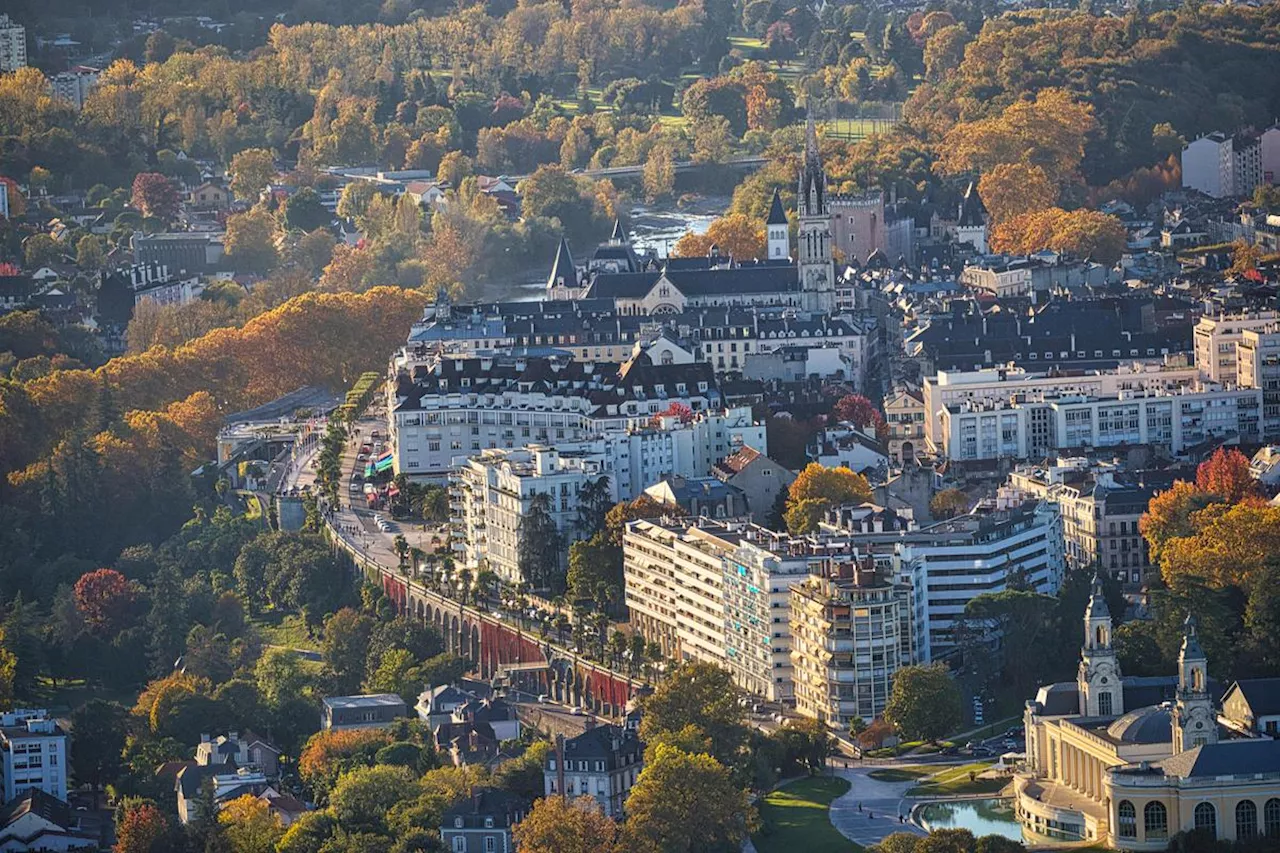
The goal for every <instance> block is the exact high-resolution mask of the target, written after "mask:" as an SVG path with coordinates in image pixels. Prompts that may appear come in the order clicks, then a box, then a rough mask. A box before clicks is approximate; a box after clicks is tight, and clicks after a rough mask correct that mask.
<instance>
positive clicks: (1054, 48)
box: [906, 3, 1280, 185]
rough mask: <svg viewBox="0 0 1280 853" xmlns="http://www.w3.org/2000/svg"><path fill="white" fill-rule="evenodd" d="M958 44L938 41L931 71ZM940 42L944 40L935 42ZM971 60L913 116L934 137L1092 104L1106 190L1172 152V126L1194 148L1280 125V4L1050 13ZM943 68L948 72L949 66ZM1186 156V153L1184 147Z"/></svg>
mask: <svg viewBox="0 0 1280 853" xmlns="http://www.w3.org/2000/svg"><path fill="white" fill-rule="evenodd" d="M954 35H955V34H951V35H945V34H938V35H935V36H934V37H933V39H931V40H930V44H929V46H927V47H926V61H927V60H928V58H929V56H930V47H932V48H933V53H934V54H937V55H941V54H942V53H943V52H944V51H943V48H944V47H947V48H948V49H950V50H951V52H952V55H953V56H956V55H958V54H957V53H956V52H955V48H954V45H950V44H949V43H948V42H949V40H950V39H952V38H953V36H954ZM934 39H937V41H936V42H935V41H934ZM963 57H964V58H963V60H962V61H959V62H958V63H957V64H955V65H953V66H952V67H950V68H946V69H945V73H943V70H942V69H935V73H934V74H933V75H932V78H933V79H930V80H928V81H926V82H925V83H924V84H922V85H921V86H919V87H918V88H917V89H916V91H915V93H914V94H913V95H912V97H911V99H910V100H909V101H908V103H907V106H906V114H907V116H908V117H909V118H910V119H911V120H912V121H913V122H916V123H919V124H922V125H925V126H927V127H929V128H931V129H932V130H933V131H934V132H937V133H941V132H943V131H945V130H946V129H947V128H948V127H949V126H950V124H952V123H954V122H956V121H973V120H976V119H981V118H987V117H990V116H993V115H997V114H998V113H999V112H1000V111H1001V110H1003V109H1004V108H1005V107H1007V106H1008V105H1009V104H1010V103H1013V102H1014V101H1016V100H1018V99H1020V98H1024V97H1026V96H1027V95H1029V94H1033V93H1036V92H1038V91H1040V90H1042V89H1045V88H1054V87H1060V88H1065V89H1067V90H1068V91H1070V92H1072V93H1073V94H1074V95H1076V96H1077V97H1078V98H1080V99H1081V100H1083V101H1085V102H1087V103H1090V104H1092V105H1093V108H1094V113H1095V116H1096V117H1097V119H1098V123H1099V132H1098V133H1097V134H1095V135H1094V136H1093V137H1092V139H1091V140H1090V141H1089V143H1088V145H1087V147H1086V156H1085V159H1084V169H1083V170H1084V176H1085V178H1086V180H1087V181H1088V183H1090V184H1091V185H1101V184H1105V183H1107V182H1108V181H1110V180H1113V179H1115V178H1117V177H1120V176H1122V175H1124V174H1125V173H1127V172H1129V171H1130V170H1132V169H1135V168H1137V167H1140V166H1146V165H1149V164H1151V163H1154V162H1157V161H1159V160H1162V159H1163V158H1165V157H1167V156H1168V155H1169V154H1171V153H1174V150H1175V146H1177V143H1176V138H1175V137H1173V136H1172V135H1171V134H1165V135H1164V136H1163V137H1162V135H1161V134H1160V133H1155V134H1153V133H1152V128H1153V127H1156V128H1157V129H1159V127H1160V126H1161V125H1170V126H1172V128H1173V129H1175V130H1176V131H1177V134H1179V135H1181V136H1182V137H1184V138H1186V139H1193V138H1195V136H1197V135H1199V134H1203V133H1209V132H1212V131H1214V130H1224V131H1228V132H1230V131H1234V130H1236V129H1238V128H1242V127H1246V126H1249V125H1254V126H1255V127H1259V128H1262V127H1267V126H1269V125H1270V124H1272V123H1273V122H1274V121H1275V120H1276V119H1277V117H1278V116H1280V85H1277V81H1278V80H1280V4H1277V3H1268V4H1265V5H1263V6H1261V7H1259V8H1256V9H1255V8H1249V7H1246V6H1236V5H1232V6H1209V5H1205V6H1200V5H1198V4H1187V5H1185V6H1183V7H1181V8H1180V9H1178V10H1177V11H1172V12H1156V13H1153V14H1150V15H1147V14H1145V13H1143V12H1142V11H1141V10H1140V9H1139V10H1135V11H1134V12H1131V13H1130V14H1129V15H1128V16H1127V17H1123V18H1117V17H1094V16H1092V15H1085V14H1079V13H1074V12H1063V11H1050V10H1041V11H1035V12H1025V13H1011V14H1008V15H1005V16H1003V17H1000V18H996V19H993V20H990V21H988V22H987V23H986V24H985V25H984V26H983V28H982V31H981V32H980V33H979V35H978V36H977V37H976V38H975V39H974V40H973V41H972V42H970V43H968V44H967V45H966V46H965V48H964V53H963ZM938 61H945V60H944V59H940V60H938ZM1177 147H1180V146H1177Z"/></svg>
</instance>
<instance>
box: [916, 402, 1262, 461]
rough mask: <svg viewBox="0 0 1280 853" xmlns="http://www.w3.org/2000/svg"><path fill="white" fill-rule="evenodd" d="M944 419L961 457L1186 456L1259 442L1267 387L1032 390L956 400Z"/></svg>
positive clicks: (945, 439) (944, 448)
mask: <svg viewBox="0 0 1280 853" xmlns="http://www.w3.org/2000/svg"><path fill="white" fill-rule="evenodd" d="M939 421H940V423H939V429H940V431H941V433H942V443H941V447H940V448H939V452H940V453H941V454H942V455H944V456H946V457H947V458H948V459H953V460H958V461H972V460H978V459H1002V458H1014V459H1027V458H1029V457H1039V456H1045V455H1049V454H1051V453H1055V452H1057V451H1064V450H1065V451H1072V450H1075V451H1080V450H1089V449H1094V448H1100V447H1119V446H1125V445H1135V444H1156V445H1160V446H1163V447H1166V448H1168V449H1169V451H1170V452H1171V453H1174V454H1181V453H1184V452H1185V451H1186V450H1187V449H1188V448H1191V447H1194V446H1196V445H1198V444H1200V443H1201V442H1204V441H1209V440H1213V439H1221V438H1229V437H1233V436H1238V437H1239V438H1240V439H1241V440H1242V441H1258V440H1259V437H1260V436H1261V428H1262V391H1261V390H1258V389H1250V388H1223V387H1221V386H1207V385H1206V386H1199V387H1192V388H1183V389H1180V390H1178V391H1177V392H1173V393H1169V392H1156V391H1144V392H1135V391H1124V392H1121V393H1120V394H1118V395H1116V396H1111V397H1093V396H1084V395H1072V396H1060V397H1046V396H1031V395H1025V396H1020V397H1014V398H1013V399H1011V400H1007V401H992V402H979V401H965V402H962V403H958V404H951V405H948V406H946V407H945V408H944V409H943V410H942V416H941V418H940V419H939Z"/></svg>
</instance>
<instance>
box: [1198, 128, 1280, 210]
mask: <svg viewBox="0 0 1280 853" xmlns="http://www.w3.org/2000/svg"><path fill="white" fill-rule="evenodd" d="M1262 176H1263V169H1262V145H1261V141H1260V140H1259V139H1258V137H1255V136H1245V135H1243V134H1236V135H1235V136H1228V135H1227V134H1224V133H1216V132H1215V133H1210V134H1208V135H1207V136H1202V137H1200V138H1199V139H1196V140H1194V141H1193V142H1190V143H1188V144H1187V146H1186V147H1185V148H1183V149H1182V185H1183V186H1184V187H1187V188H1189V189H1194V190H1199V191H1200V192H1202V193H1204V194H1205V195H1208V196H1212V197H1213V198H1229V197H1231V196H1242V195H1248V194H1249V193H1252V192H1253V188H1254V187H1256V186H1258V184H1260V183H1262Z"/></svg>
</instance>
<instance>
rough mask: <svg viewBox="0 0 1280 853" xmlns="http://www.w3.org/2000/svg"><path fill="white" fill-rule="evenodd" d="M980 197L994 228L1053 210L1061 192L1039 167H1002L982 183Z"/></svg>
mask: <svg viewBox="0 0 1280 853" xmlns="http://www.w3.org/2000/svg"><path fill="white" fill-rule="evenodd" d="M978 195H979V196H980V197H981V198H982V203H983V205H984V206H986V208H987V213H988V215H989V216H990V221H991V224H992V225H993V226H994V225H998V224H999V223H1001V222H1006V221H1008V220H1010V219H1014V218H1015V217H1018V216H1022V215H1023V214H1027V213H1035V212H1037V211H1041V210H1044V209H1046V208H1049V207H1053V205H1054V202H1056V201H1057V200H1058V188H1057V187H1056V186H1054V184H1053V182H1052V181H1050V180H1049V176H1048V175H1047V174H1046V173H1045V171H1044V169H1042V168H1041V167H1039V166H1029V165H1027V164H1025V163H998V164H996V165H995V166H993V167H992V168H991V169H990V170H989V171H987V172H986V173H984V174H983V176H982V178H981V179H980V180H979V181H978Z"/></svg>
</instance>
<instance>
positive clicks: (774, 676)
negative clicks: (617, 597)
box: [622, 518, 841, 701]
mask: <svg viewBox="0 0 1280 853" xmlns="http://www.w3.org/2000/svg"><path fill="white" fill-rule="evenodd" d="M840 547H841V546H839V545H837V544H835V543H832V542H824V541H820V540H818V539H797V538H794V537H790V536H786V535H783V534H779V533H776V532H774V531H772V530H769V529H768V528H765V527H760V526H758V525H755V524H747V523H742V522H718V521H712V520H710V519H705V518H700V519H663V520H650V521H637V522H633V523H631V524H629V525H628V526H627V532H626V534H625V536H624V538H623V549H622V553H623V579H624V582H625V587H626V590H625V600H626V603H627V607H628V609H629V611H630V613H631V624H632V627H633V628H635V630H636V631H637V632H639V633H640V634H641V635H643V636H644V637H645V639H647V640H649V641H651V642H656V643H658V644H659V645H661V646H662V649H663V653H664V654H666V655H669V656H671V657H675V658H680V659H695V660H705V661H711V662H714V663H718V664H720V665H722V666H725V667H726V668H728V669H729V670H730V671H731V672H732V673H733V675H734V680H735V681H736V682H737V683H738V685H739V686H741V687H742V688H743V689H744V690H748V691H750V692H751V693H754V694H756V695H760V696H764V697H766V698H768V699H770V700H774V701H789V700H790V699H791V697H792V689H791V632H790V626H789V625H790V623H789V619H790V617H789V612H790V600H789V598H788V594H789V590H790V588H791V587H792V586H793V585H794V584H796V583H799V582H800V581H802V580H804V578H806V577H808V574H809V566H810V564H811V562H813V561H814V560H816V559H820V558H821V557H822V556H824V555H825V554H828V553H833V552H838V551H839V548H840Z"/></svg>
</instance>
